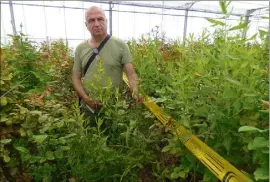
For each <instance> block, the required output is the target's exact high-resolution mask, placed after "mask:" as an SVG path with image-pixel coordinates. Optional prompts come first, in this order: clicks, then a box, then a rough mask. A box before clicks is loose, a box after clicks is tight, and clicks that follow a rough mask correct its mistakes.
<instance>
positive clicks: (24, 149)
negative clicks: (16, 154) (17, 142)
mask: <svg viewBox="0 0 270 182" xmlns="http://www.w3.org/2000/svg"><path fill="white" fill-rule="evenodd" d="M15 149H16V150H18V151H20V152H22V153H24V154H30V152H29V150H27V149H26V148H24V147H15Z"/></svg>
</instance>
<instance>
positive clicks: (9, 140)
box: [0, 139, 12, 145]
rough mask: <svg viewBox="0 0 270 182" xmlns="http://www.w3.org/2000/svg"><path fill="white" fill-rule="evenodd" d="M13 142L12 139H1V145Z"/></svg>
mask: <svg viewBox="0 0 270 182" xmlns="http://www.w3.org/2000/svg"><path fill="white" fill-rule="evenodd" d="M11 141H12V139H1V140H0V142H1V144H4V145H5V144H8V143H10V142H11Z"/></svg>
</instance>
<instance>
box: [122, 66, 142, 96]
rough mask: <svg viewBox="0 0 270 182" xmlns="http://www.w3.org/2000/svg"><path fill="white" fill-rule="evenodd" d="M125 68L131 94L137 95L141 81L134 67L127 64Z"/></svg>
mask: <svg viewBox="0 0 270 182" xmlns="http://www.w3.org/2000/svg"><path fill="white" fill-rule="evenodd" d="M124 68H125V70H126V73H127V77H128V82H129V87H130V91H131V93H137V91H138V84H139V79H138V76H137V74H136V72H135V69H134V67H133V65H132V64H131V63H127V64H125V66H124Z"/></svg>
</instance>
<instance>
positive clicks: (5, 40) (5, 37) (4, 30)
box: [1, 11, 7, 44]
mask: <svg viewBox="0 0 270 182" xmlns="http://www.w3.org/2000/svg"><path fill="white" fill-rule="evenodd" d="M1 24H2V25H1V27H2V28H3V33H4V43H5V44H6V43H7V36H6V29H5V26H4V18H3V13H2V11H1ZM1 38H2V37H1Z"/></svg>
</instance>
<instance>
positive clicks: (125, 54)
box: [121, 42, 133, 64]
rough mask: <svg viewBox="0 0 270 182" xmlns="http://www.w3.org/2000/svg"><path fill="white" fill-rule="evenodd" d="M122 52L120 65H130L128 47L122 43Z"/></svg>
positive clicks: (130, 58) (130, 57)
mask: <svg viewBox="0 0 270 182" xmlns="http://www.w3.org/2000/svg"><path fill="white" fill-rule="evenodd" d="M122 47H123V48H122V49H123V52H122V60H121V64H127V63H131V62H132V60H133V59H132V56H131V53H130V51H129V47H128V45H127V43H125V42H123V46H122Z"/></svg>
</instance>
